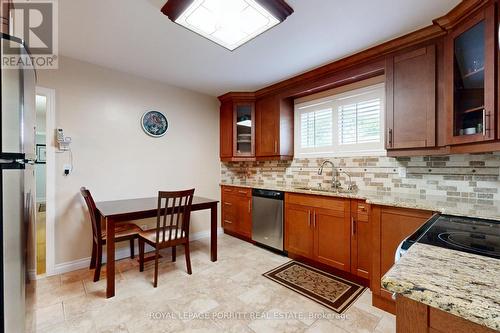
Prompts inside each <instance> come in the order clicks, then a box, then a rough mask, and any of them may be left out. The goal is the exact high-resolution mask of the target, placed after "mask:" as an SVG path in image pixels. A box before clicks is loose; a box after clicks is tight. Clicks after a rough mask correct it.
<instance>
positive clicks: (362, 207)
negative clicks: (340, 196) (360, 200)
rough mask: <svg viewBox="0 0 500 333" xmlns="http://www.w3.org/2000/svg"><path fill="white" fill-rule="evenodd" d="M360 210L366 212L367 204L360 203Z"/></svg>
mask: <svg viewBox="0 0 500 333" xmlns="http://www.w3.org/2000/svg"><path fill="white" fill-rule="evenodd" d="M358 210H360V211H362V212H366V206H362V205H359V206H358Z"/></svg>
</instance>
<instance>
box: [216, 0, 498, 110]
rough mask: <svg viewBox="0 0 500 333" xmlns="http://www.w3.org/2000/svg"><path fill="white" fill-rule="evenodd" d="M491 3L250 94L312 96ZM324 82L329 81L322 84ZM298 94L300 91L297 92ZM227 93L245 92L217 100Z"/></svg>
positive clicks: (465, 5) (481, 1) (465, 7)
mask: <svg viewBox="0 0 500 333" xmlns="http://www.w3.org/2000/svg"><path fill="white" fill-rule="evenodd" d="M492 1H493V0H463V1H462V2H461V3H459V4H458V5H457V6H456V7H455V8H453V9H452V10H451V11H449V12H448V13H447V14H446V15H444V16H442V17H439V18H437V19H435V20H433V24H432V25H429V26H427V27H425V28H422V29H420V30H417V31H414V32H411V33H409V34H406V35H404V36H401V37H398V38H396V39H393V40H390V41H388V42H385V43H382V44H379V45H377V46H374V47H371V48H369V49H366V50H363V51H360V52H358V53H356V54H353V55H351V56H348V57H345V58H342V59H340V60H337V61H334V62H332V63H329V64H327V65H324V66H321V67H318V68H316V69H313V70H310V71H308V72H305V73H303V74H300V75H297V76H294V77H292V78H290V79H287V80H284V81H281V82H278V83H275V84H272V85H270V86H267V87H265V88H262V89H260V90H257V91H256V92H255V93H253V94H254V98H260V97H263V96H266V95H270V94H279V95H281V96H282V97H284V98H286V97H296V95H297V94H299V95H300V96H303V95H305V94H307V92H309V91H311V93H314V92H318V91H321V90H324V89H327V88H328V89H330V88H332V87H333V86H335V82H333V81H335V80H331V79H330V80H329V78H331V77H334V76H336V75H335V74H338V73H339V72H341V71H344V70H347V69H351V68H353V67H355V66H360V65H368V64H369V63H371V62H377V61H380V60H381V58H382V57H384V56H386V55H388V54H391V53H394V52H397V51H400V50H403V49H405V48H408V47H411V46H415V45H418V44H421V43H423V42H426V41H430V40H433V39H436V38H439V37H442V36H444V35H446V34H447V31H448V30H449V29H451V28H452V27H454V26H455V25H457V24H458V23H460V22H461V21H462V20H463V19H464V18H465V17H466V16H467V15H469V14H471V13H472V12H475V11H477V10H479V9H481V8H483V7H484V6H485V5H487V4H489V3H491V2H492ZM375 74H376V75H380V74H381V73H379V71H377V73H375ZM382 74H383V73H382ZM321 78H322V79H323V80H321V81H322V82H323V84H322V85H320V86H323V85H324V89H323V87H319V88H318V87H310V84H311V81H318V79H321ZM325 81H331V82H326V83H325ZM298 91H300V92H299V93H298ZM231 94H236V95H237V96H240V94H245V93H227V94H224V95H222V96H220V97H219V100H221V101H222V100H223V99H227V98H229V97H230V96H231ZM250 94H251V93H250Z"/></svg>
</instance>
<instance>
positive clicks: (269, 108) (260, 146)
mask: <svg viewBox="0 0 500 333" xmlns="http://www.w3.org/2000/svg"><path fill="white" fill-rule="evenodd" d="M255 120H256V124H255V130H256V135H255V141H256V142H255V145H256V147H255V148H256V156H257V158H261V159H266V158H270V159H289V158H292V157H293V101H292V100H291V99H283V98H281V97H280V96H278V95H272V96H266V97H262V98H259V99H257V101H256V105H255Z"/></svg>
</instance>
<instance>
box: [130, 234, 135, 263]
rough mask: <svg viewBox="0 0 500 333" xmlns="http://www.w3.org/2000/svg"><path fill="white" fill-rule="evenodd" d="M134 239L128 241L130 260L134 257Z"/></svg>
mask: <svg viewBox="0 0 500 333" xmlns="http://www.w3.org/2000/svg"><path fill="white" fill-rule="evenodd" d="M134 246H135V244H134V238H132V239H131V240H130V259H134V257H135V255H134Z"/></svg>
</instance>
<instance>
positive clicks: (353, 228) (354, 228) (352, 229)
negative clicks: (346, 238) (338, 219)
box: [351, 217, 356, 236]
mask: <svg viewBox="0 0 500 333" xmlns="http://www.w3.org/2000/svg"><path fill="white" fill-rule="evenodd" d="M351 231H352V235H353V236H355V235H356V220H355V219H354V217H351Z"/></svg>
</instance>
